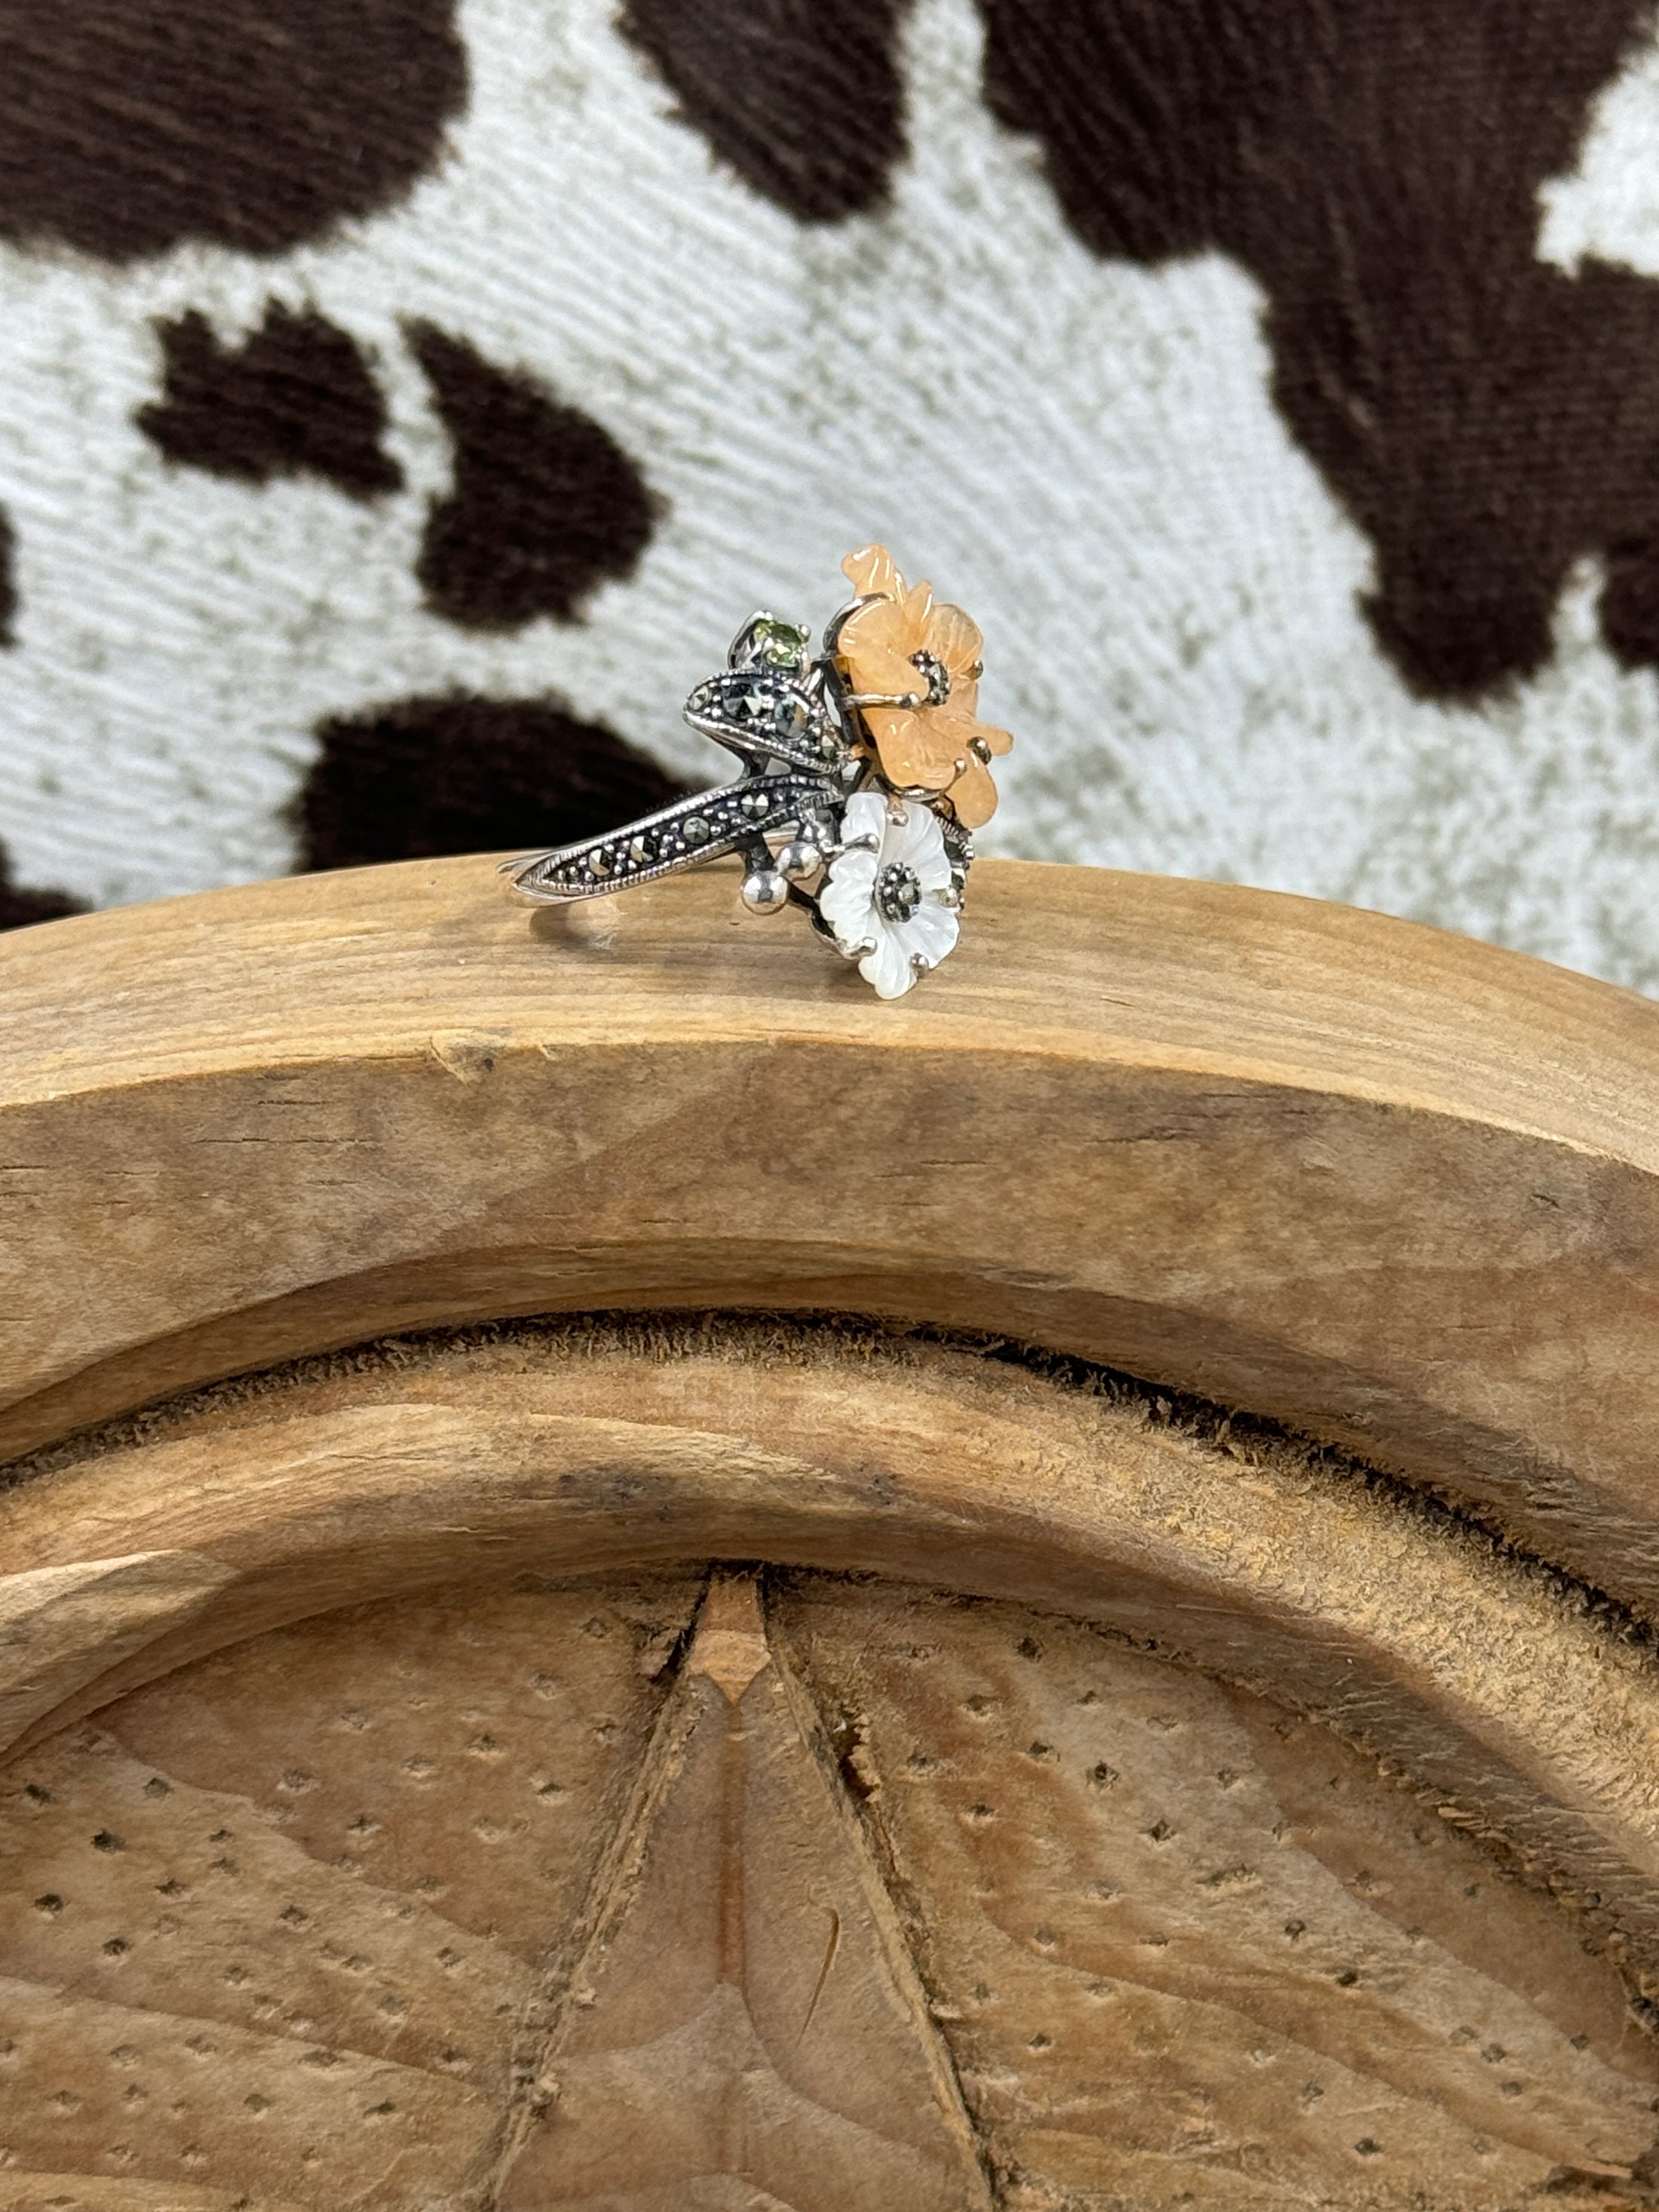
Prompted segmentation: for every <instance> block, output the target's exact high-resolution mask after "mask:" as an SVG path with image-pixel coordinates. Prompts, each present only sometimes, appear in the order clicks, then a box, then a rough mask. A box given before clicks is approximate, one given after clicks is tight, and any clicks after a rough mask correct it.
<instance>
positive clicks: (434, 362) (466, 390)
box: [409, 323, 659, 630]
mask: <svg viewBox="0 0 1659 2212" xmlns="http://www.w3.org/2000/svg"><path fill="white" fill-rule="evenodd" d="M409 337H410V344H411V345H412V346H413V348H414V349H415V354H416V358H417V359H418V361H419V362H420V364H421V367H422V369H423V370H424V371H425V373H426V377H427V380H428V383H429V384H430V385H431V386H432V393H433V398H434V399H435V402H436V404H437V408H438V412H439V413H440V415H441V416H442V417H443V421H444V427H445V428H446V429H447V431H448V432H449V435H450V437H451V439H452V441H453V444H454V449H455V461H454V470H455V474H454V488H453V490H452V491H451V493H450V495H449V496H448V497H447V499H442V500H438V501H435V502H434V504H433V507H432V511H431V513H430V514H429V515H428V518H427V526H426V533H425V536H424V538H422V544H421V553H420V558H419V560H418V562H416V575H417V576H418V577H419V579H420V582H421V586H422V589H423V590H424V592H425V593H426V599H427V604H428V606H429V607H430V608H431V609H432V611H433V612H434V613H435V614H440V615H442V616H444V617H446V618H447V620H448V621H450V622H453V623H460V624H462V625H463V626H464V627H465V628H466V629H484V630H501V629H519V628H520V626H521V625H522V624H524V623H528V622H533V621H535V620H536V618H537V617H538V616H541V615H551V616H553V617H556V619H557V620H559V621H561V622H572V621H574V620H575V618H576V617H577V616H578V615H579V614H580V611H581V608H582V603H583V601H584V600H585V599H586V598H587V596H588V594H589V593H590V592H592V591H593V590H594V589H595V588H596V587H597V586H599V585H600V584H602V583H605V582H607V581H609V580H612V579H619V578H622V577H624V576H629V575H631V574H633V572H634V570H635V567H636V566H637V565H638V562H639V560H640V556H641V554H642V553H643V552H644V551H645V549H646V547H647V544H649V543H650V539H651V533H652V530H653V526H654V525H655V522H656V518H657V513H658V509H659V502H658V501H657V500H655V499H654V498H653V495H652V493H651V492H650V490H649V489H648V488H647V484H646V482H645V479H644V477H642V476H641V473H640V471H639V470H638V469H637V468H636V467H635V464H634V463H633V461H632V460H630V459H629V456H628V455H627V454H626V453H624V452H623V449H622V447H620V446H619V445H618V444H617V441H616V440H615V439H614V438H613V437H612V436H611V433H610V432H609V431H608V430H607V429H605V427H604V425H603V424H602V423H599V422H594V421H593V419H592V416H587V415H584V414H583V413H582V412H581V410H580V408H576V407H568V406H566V405H565V404H563V402H562V401H561V400H559V399H556V398H554V396H553V395H552V393H551V392H546V391H544V389H543V388H542V386H540V385H538V383H536V382H535V381H534V380H533V379H532V378H531V377H529V376H527V375H526V374H523V373H522V372H520V371H518V370H512V369H505V368H496V366H495V363H494V362H489V361H486V360H485V359H484V357H483V355H482V354H480V353H478V352H477V351H476V350H475V349H473V348H472V347H471V346H470V345H469V344H468V343H466V341H465V338H458V337H450V336H449V335H448V334H447V332H446V331H440V330H435V329H434V328H433V326H432V325H430V324H429V323H422V324H416V325H414V326H413V327H412V328H411V329H410V333H409Z"/></svg>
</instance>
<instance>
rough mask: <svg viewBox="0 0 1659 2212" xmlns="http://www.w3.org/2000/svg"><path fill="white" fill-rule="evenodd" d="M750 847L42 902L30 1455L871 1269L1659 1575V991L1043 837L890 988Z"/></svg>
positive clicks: (2, 1109) (16, 958) (1583, 1560)
mask: <svg viewBox="0 0 1659 2212" xmlns="http://www.w3.org/2000/svg"><path fill="white" fill-rule="evenodd" d="M733 890H734V886H733V884H732V881H730V880H728V879H727V878H726V876H725V875H723V874H722V872H720V871H710V872H708V875H707V876H704V877H701V878H687V879H684V880H682V881H679V882H673V883H665V884H659V885H654V886H651V887H649V888H647V889H646V890H641V891H640V892H638V893H635V894H632V895H630V896H628V897H625V898H619V899H617V900H615V901H606V902H601V903H599V904H598V905H596V906H594V907H593V908H578V909H568V910H563V911H561V912H558V913H554V914H550V915H544V916H539V917H537V918H535V919H534V920H529V921H527V920H526V918H525V917H524V916H523V915H522V914H521V913H519V912H516V911H514V910H513V909H512V908H509V907H507V906H506V905H504V904H503V903H502V902H501V900H500V898H499V894H498V891H497V889H496V887H495V884H494V881H493V877H492V872H491V869H490V866H489V863H488V861H486V860H457V861H446V862H439V863H432V864H427V863H412V864H406V865H404V866H398V867H393V868H386V869H374V870H366V871H362V872H356V873H350V874H345V875H341V876H333V877H321V878H301V879H293V880H290V881H287V882H282V883H276V884H262V885H258V886H252V887H249V888H247V889H244V890H235V891H230V892H224V893H213V894H209V895H204V896H200V897H197V898H193V899H185V900H180V901H176V902H166V903H162V904H159V905H156V906H153V907H147V908H132V909H128V910H124V911H118V912H114V913H108V914H103V915H92V916H87V917H82V918H79V919H76V920H73V921H66V922H62V923H56V924H52V925H50V926H48V927H45V928H41V929H36V930H31V931H26V932H21V933H15V934H14V935H12V936H10V937H9V938H7V939H4V940H3V941H0V1392H3V1399H4V1402H5V1405H6V1407H7V1409H8V1410H7V1411H6V1413H5V1414H4V1416H3V1430H0V1447H3V1449H6V1450H9V1451H13V1452H15V1451H21V1450H25V1449H29V1448H31V1447H33V1445H35V1444H38V1443H41V1442H42V1441H44V1440H46V1439H49V1438H51V1437H54V1436H58V1435H62V1434H64V1433H65V1432H68V1431H72V1430H74V1429H76V1428H77V1427H80V1426H82V1425H85V1424H87V1423H88V1422H91V1421H95V1420H97V1419H102V1418H104V1417H106V1416H107V1415H109V1414H111V1413H115V1412H117V1411H118V1410H119V1409H121V1408H123V1407H131V1406H135V1405H137V1404H140V1403H142V1402H143V1401H148V1400H150V1399H152V1398H154V1397H155V1396H156V1395H159V1394H161V1393H165V1392H167V1391H170V1390H175V1389H187V1388H190V1387H192V1386H194V1385H197V1384H199V1383H203V1382H205V1381H207V1380H208V1379H210V1378H211V1377H213V1376H220V1375H225V1374H229V1373H234V1372H236V1371H239V1370H246V1369H250V1368H256V1367H260V1366H264V1365H267V1364H274V1363H276V1362H280V1361H283V1360H286V1359H290V1358H295V1357H297V1356H301V1355H303V1354H305V1353H307V1352H315V1351H319V1350H321V1349H325V1348H327V1347H329V1346H337V1345H343V1344H347V1343H350V1342H354V1341H357V1340H362V1339H363V1338H365V1337H367V1336H371V1335H374V1334H380V1333H382V1332H385V1331H388V1330H397V1329H406V1328H423V1327H428V1326H431V1325H434V1324H441V1323H450V1322H458V1321H466V1320H470V1319H477V1318H484V1317H489V1316H500V1315H507V1314H513V1313H526V1312H536V1311H556V1310H565V1311H569V1310H584V1309H586V1310H592V1309H612V1310H615V1309H623V1308H635V1309H656V1310H661V1309H667V1308H672V1307H675V1306H681V1307H697V1308H702V1307H710V1306H713V1307H720V1308H726V1309H732V1308H769V1309H779V1308H785V1309H793V1310H803V1311H805V1310H841V1311H847V1310H853V1311H863V1312H866V1313H872V1314H875V1315H877V1316H885V1317H890V1318H893V1319H896V1320H898V1321H901V1322H911V1323H914V1322H929V1323H935V1324H939V1325H942V1326H945V1327H953V1328H966V1329H972V1330H978V1331H984V1332H989V1333H993V1334H1008V1335H1011V1336H1013V1337H1015V1338H1017V1339H1019V1340H1024V1341H1026V1342H1029V1343H1032V1344H1036V1345H1040V1346H1047V1347H1050V1348H1053V1349H1054V1350H1057V1351H1060V1352H1067V1353H1073V1354H1076V1355H1079V1356H1080V1357H1083V1358H1087V1359H1090V1360H1094V1361H1102V1362H1105V1363H1108V1364H1113V1365H1115V1366H1119V1367H1121V1368H1125V1369H1127V1370H1131V1371H1133V1372H1134V1373H1137V1374H1139V1375H1142V1376H1146V1377H1148V1378H1150V1379H1151V1380H1152V1381H1155V1382H1158V1383H1164V1384H1166V1385H1170V1386H1175V1387H1179V1388H1181V1389H1188V1390H1192V1391H1194V1392H1196V1393H1198V1394H1200V1395H1204V1396H1206V1397H1208V1398H1210V1399H1213V1400H1216V1401H1219V1402H1221V1403H1224V1404H1225V1405H1228V1406H1231V1407H1240V1408H1243V1409H1248V1410H1249V1411H1250V1412H1252V1413H1257V1414H1261V1415H1263V1416H1267V1417H1270V1418H1273V1419H1279V1420H1282V1421H1284V1422H1286V1423H1288V1424H1290V1425H1292V1426H1294V1427H1296V1428H1297V1429H1300V1430H1304V1431H1308V1432H1310V1433H1311V1434H1313V1435H1315V1436H1317V1437H1322V1438H1327V1439H1330V1440H1334V1441H1336V1442H1338V1443H1341V1444H1343V1445H1345V1446H1346V1447H1347V1448H1350V1449H1353V1450H1355V1451H1356V1452H1358V1453H1359V1454H1361V1455H1364V1456H1365V1457H1367V1458H1369V1459H1370V1460H1372V1461H1374V1462H1376V1463H1378V1464H1380V1465H1382V1466H1383V1467H1385V1468H1389V1469H1392V1470H1394V1471H1396V1472H1399V1473H1401V1474H1406V1475H1408V1476H1410V1477H1412V1478H1413V1479H1414V1480H1419V1481H1421V1482H1424V1483H1425V1484H1427V1485H1429V1486H1432V1487H1434V1488H1435V1489H1437V1490H1438V1491H1439V1492H1441V1493H1442V1494H1443V1495H1445V1496H1446V1497H1448V1498H1453V1499H1455V1500H1456V1501H1457V1502H1458V1503H1459V1504H1460V1506H1461V1507H1462V1509H1464V1510H1468V1511H1472V1512H1474V1513H1476V1514H1478V1515H1480V1516H1484V1517H1486V1518H1487V1519H1488V1520H1490V1521H1491V1522H1492V1523H1493V1524H1494V1525H1495V1526H1496V1527H1498V1528H1500V1529H1501V1530H1502V1531H1504V1533H1505V1534H1507V1535H1509V1536H1510V1537H1513V1538H1514V1539H1515V1540H1516V1541H1518V1542H1520V1543H1521V1544H1522V1545H1524V1546H1527V1547H1530V1548H1532V1549H1534V1550H1535V1551H1537V1552H1539V1553H1541V1555H1543V1556H1545V1557H1547V1558H1549V1559H1553V1560H1556V1561H1559V1563H1561V1564H1562V1565H1565V1566H1568V1567H1570V1568H1571V1571H1573V1572H1574V1573H1575V1574H1577V1575H1578V1576H1579V1577H1583V1579H1584V1580H1586V1581H1587V1582H1589V1583H1592V1584H1595V1585H1596V1586H1598V1587H1601V1588H1604V1589H1607V1590H1609V1591H1611V1592H1613V1593H1615V1594H1617V1595H1619V1596H1620V1598H1621V1599H1623V1600H1625V1601H1628V1602H1629V1603H1631V1604H1632V1605H1634V1606H1636V1607H1638V1608H1640V1609H1643V1610H1644V1612H1646V1613H1649V1614H1650V1615H1651V1614H1652V1613H1654V1611H1655V1608H1656V1607H1659V1544H1656V1532H1655V1493H1654V1483H1653V1477H1652V1474H1651V1473H1650V1469H1651V1468H1652V1465H1653V1462H1654V1456H1655V1444H1656V1440H1659V1422H1656V1412H1655V1386H1654V1383H1653V1382H1652V1380H1651V1376H1652V1362H1651V1357H1650V1351H1651V1345H1652V1342H1653V1338H1654V1332H1655V1322H1656V1316H1659V1141H1656V1139H1659V1125H1656V1116H1655V1111H1654V1102H1655V1100H1656V1098H1659V1009H1656V1008H1655V1007H1654V1006H1650V1005H1649V1004H1648V1003H1647V1002H1645V1001H1644V1000H1638V999H1637V998H1635V997H1634V996H1632V994H1626V993H1621V992H1619V991H1616V990H1613V989H1611V988H1610V987H1606V986H1603V985H1601V984H1597V983H1595V982H1592V981H1588V980H1586V979H1584V978H1582V977H1577V976H1573V975H1568V974H1565V972H1563V971H1560V970H1557V969H1551V968H1548V967H1546V966H1544V965H1542V964H1541V963H1536V962H1532V961H1528V960H1526V959H1524V958H1522V957H1517V956H1514V955H1510V954H1507V953H1503V952H1500V951H1495V950H1493V949H1492V948H1491V947H1487V946H1482V945H1475V944H1473V943H1470V942H1468V941H1467V940H1463V939H1457V938H1454V937H1450V936H1448V935H1445V934H1443V933H1437V932H1433V931H1429V930H1425V929H1421V928H1419V927H1414V926H1412V925H1409V924H1405V923H1400V922H1395V921H1388V920H1385V919H1383V918H1382V917H1378V916H1376V915H1365V914H1361V913H1358V912H1355V911H1352V910H1349V909H1344V908H1334V907H1326V906H1322V905H1320V904H1317V903H1316V902H1308V901H1304V900H1297V899H1290V898H1284V897H1279V896H1273V895H1270V894H1266V893H1260V892H1254V891H1246V890H1237V889H1235V888H1231V887H1227V886H1218V885H1211V884H1184V883H1178V882H1170V881H1165V880H1163V879H1159V878H1147V877H1135V876H1124V875H1116V874H1111V873H1107V872H1094V871H1088V870H1079V869H1070V868H1062V867H1047V866H1031V865H1027V864H1017V863H1012V862H1005V863H990V862H987V863H986V864H985V865H984V866H983V868H982V869H981V870H979V871H977V872H976V873H975V906H974V912H973V915H972V929H971V933H970V936H969V939H968V940H966V942H965V943H964V947H963V951H962V954H961V955H960V957H958V958H957V959H955V960H953V961H952V962H951V963H949V965H948V966H947V967H946V968H945V969H941V971H940V973H939V975H938V976H936V977H933V978H930V979H929V981H928V984H927V988H926V989H925V990H922V991H918V992H917V993H915V994H913V996H912V997H911V998H910V999H908V1000H905V1001H904V1003H903V1005H902V1006H883V1005H878V1004H875V1003H872V1002H871V1001H869V1000H868V998H867V994H865V995H860V994H859V993H858V992H857V991H856V989H854V988H850V987H848V984H847V982H846V979H845V978H843V977H842V975H840V973H839V972H838V971H837V969H836V965H835V963H827V962H825V961H824V960H823V957H822V950H821V948H819V947H817V946H815V945H811V944H810V943H804V942H802V941H801V940H800V939H799V937H798V936H797V935H796V934H794V933H790V932H788V931H779V932H770V931H769V929H768V928H767V927H766V926H765V925H763V924H757V923H755V922H753V921H750V920H748V919H746V918H744V917H742V916H741V915H738V914H736V913H735V912H734V911H733V907H732V894H733Z"/></svg>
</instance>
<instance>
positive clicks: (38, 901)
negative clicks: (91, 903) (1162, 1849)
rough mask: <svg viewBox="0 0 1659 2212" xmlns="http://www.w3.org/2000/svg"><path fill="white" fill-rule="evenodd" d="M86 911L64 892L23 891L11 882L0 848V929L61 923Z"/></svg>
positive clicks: (9, 869)
mask: <svg viewBox="0 0 1659 2212" xmlns="http://www.w3.org/2000/svg"><path fill="white" fill-rule="evenodd" d="M85 911H86V908H84V907H83V906H82V904H81V902H80V901H79V900H78V899H72V898H70V896H69V894H68V893H67V892H66V891H32V890H23V889H22V888H21V885H20V884H15V883H14V882H13V881H12V872H11V860H10V858H9V854H7V851H6V848H5V847H4V846H3V845H0V929H26V928H27V927H28V925H29V924H30V923H31V922H34V921H62V920H63V918H64V915H69V914H84V913H85Z"/></svg>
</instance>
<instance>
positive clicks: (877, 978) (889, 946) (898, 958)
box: [859, 928, 916, 999]
mask: <svg viewBox="0 0 1659 2212" xmlns="http://www.w3.org/2000/svg"><path fill="white" fill-rule="evenodd" d="M859 973H860V975H862V976H863V978H864V980H865V981H866V983H869V984H871V985H872V986H873V987H874V990H875V994H876V996H877V997H878V999H902V997H903V996H904V994H905V993H906V992H907V991H908V989H909V987H910V986H911V985H912V983H914V982H915V980H916V971H915V969H914V968H912V966H911V965H910V956H909V954H908V952H907V951H905V949H904V946H903V945H902V942H901V940H900V938H899V933H898V932H897V931H896V930H893V929H885V928H884V929H883V931H882V933H881V936H880V939H879V940H878V943H877V945H876V949H875V951H873V952H866V954H865V956H864V957H863V959H862V960H860V963H859Z"/></svg>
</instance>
